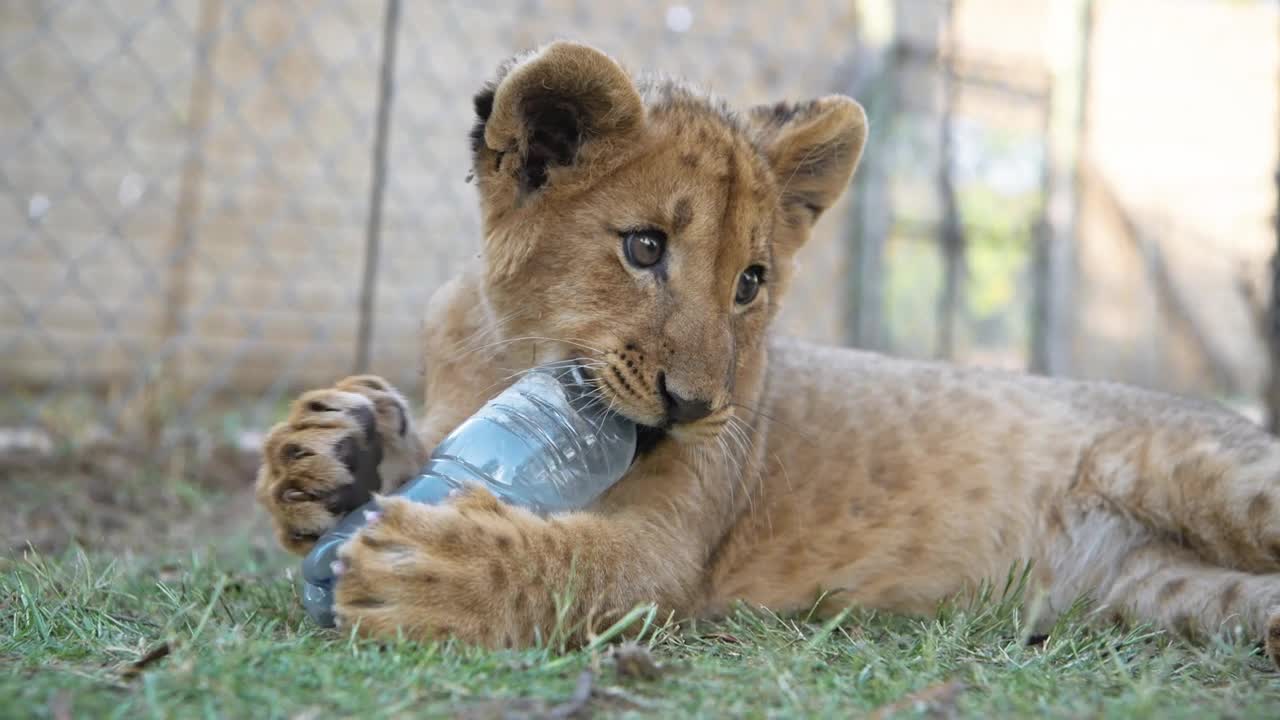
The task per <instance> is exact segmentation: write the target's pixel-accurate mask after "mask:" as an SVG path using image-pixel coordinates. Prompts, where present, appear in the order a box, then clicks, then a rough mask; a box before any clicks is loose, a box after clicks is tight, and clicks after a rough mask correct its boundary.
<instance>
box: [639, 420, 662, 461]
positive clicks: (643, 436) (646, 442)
mask: <svg viewBox="0 0 1280 720" xmlns="http://www.w3.org/2000/svg"><path fill="white" fill-rule="evenodd" d="M666 437H667V431H666V429H665V428H660V427H654V426H652V425H636V454H635V458H640V457H643V456H645V455H646V454H648V453H649V452H650V451H651V450H653V449H654V448H655V447H657V446H658V443H660V442H662V441H663V440H664V439H666ZM635 458H633V459H632V462H635Z"/></svg>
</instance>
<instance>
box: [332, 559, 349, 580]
mask: <svg viewBox="0 0 1280 720" xmlns="http://www.w3.org/2000/svg"><path fill="white" fill-rule="evenodd" d="M329 570H331V571H332V572H333V576H334V577H342V573H344V572H346V571H347V564H346V563H344V562H342V561H341V560H334V561H333V562H331V563H329Z"/></svg>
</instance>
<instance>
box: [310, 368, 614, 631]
mask: <svg viewBox="0 0 1280 720" xmlns="http://www.w3.org/2000/svg"><path fill="white" fill-rule="evenodd" d="M635 451H636V427H635V425H634V424H633V423H632V422H631V421H629V420H627V419H626V418H624V417H622V416H621V415H618V414H616V413H613V412H610V410H609V408H608V406H607V405H606V404H605V403H604V401H603V400H601V399H600V398H599V397H598V396H596V394H595V393H594V392H593V391H592V389H591V387H590V385H589V384H588V382H587V379H586V375H585V373H584V371H583V369H582V367H581V366H580V365H577V364H573V365H570V366H568V367H565V366H563V365H560V366H546V367H541V368H535V369H533V370H532V371H530V372H529V373H527V374H526V375H525V376H524V377H523V378H522V379H520V380H519V381H518V382H516V383H515V384H514V385H512V386H511V387H509V388H507V389H506V390H505V391H504V392H502V393H501V394H500V395H498V396H497V397H495V398H494V399H492V400H490V401H489V402H488V403H486V404H485V406H484V407H482V408H480V410H479V412H477V413H476V414H475V415H472V416H471V417H470V418H469V419H467V420H466V421H465V422H463V423H462V424H461V425H459V426H458V428H457V429H456V430H454V431H453V433H451V434H450V435H449V436H448V437H446V438H445V439H444V440H443V441H441V443H440V445H439V446H437V447H436V449H435V452H433V453H432V454H431V457H430V458H429V459H428V460H427V464H426V466H425V467H424V468H423V470H422V474H421V475H419V476H418V477H417V478H414V479H413V480H410V481H409V482H407V483H405V484H404V485H403V486H401V487H400V488H399V489H398V490H396V491H395V492H393V493H391V494H392V495H398V496H401V497H405V498H408V499H410V500H413V501H416V502H422V503H438V502H440V501H442V500H444V499H445V498H446V497H447V496H448V494H449V492H450V491H452V490H454V489H455V488H463V487H465V486H467V485H468V484H479V485H481V486H483V487H485V488H487V489H488V490H489V491H490V492H492V493H493V494H494V495H497V496H498V497H499V498H501V499H502V500H504V501H506V502H508V503H511V504H513V505H520V506H522V507H526V508H528V509H530V510H533V511H534V512H538V513H550V512H557V511H562V510H574V509H578V508H582V507H584V506H586V505H587V504H589V503H590V502H591V501H592V500H595V499H596V498H597V497H599V496H600V494H601V493H603V492H604V491H605V490H607V489H609V487H610V486H612V485H613V484H614V483H616V482H617V481H618V480H620V479H621V478H622V475H623V473H625V472H626V471H627V468H628V467H630V465H631V461H632V460H633V459H634V457H635ZM376 509H377V503H376V501H373V500H370V501H369V502H368V503H366V504H365V505H364V506H363V507H360V508H357V509H356V510H355V511H354V512H352V513H351V514H349V515H347V516H346V517H345V518H343V519H342V520H341V521H340V522H339V523H338V524H337V525H336V526H334V527H333V529H331V530H330V531H329V532H328V533H326V534H325V535H324V536H322V537H321V538H320V540H319V541H317V542H316V544H315V546H314V547H313V548H312V549H311V552H310V553H308V554H307V557H306V558H305V559H304V560H303V561H302V577H303V581H304V585H303V590H302V604H303V606H304V607H305V608H306V611H307V614H309V615H310V616H311V618H312V619H313V620H315V621H316V622H317V623H319V624H320V625H323V626H325V627H332V626H333V624H334V614H333V585H334V581H335V578H334V575H333V569H332V566H333V561H334V560H336V559H337V553H338V548H339V547H340V546H341V545H342V544H343V543H344V542H346V541H347V539H348V538H350V537H351V536H352V535H354V534H355V533H356V531H357V530H359V529H360V528H361V527H362V526H364V524H365V523H366V522H367V520H366V516H365V512H366V511H369V510H376Z"/></svg>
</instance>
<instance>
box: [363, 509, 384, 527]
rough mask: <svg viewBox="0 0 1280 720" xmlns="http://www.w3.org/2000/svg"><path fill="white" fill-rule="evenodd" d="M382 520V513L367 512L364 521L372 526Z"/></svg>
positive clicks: (375, 511)
mask: <svg viewBox="0 0 1280 720" xmlns="http://www.w3.org/2000/svg"><path fill="white" fill-rule="evenodd" d="M381 519H382V513H381V512H379V511H377V510H365V511H364V521H365V523H366V524H369V525H372V524H374V523H376V522H378V521H379V520H381Z"/></svg>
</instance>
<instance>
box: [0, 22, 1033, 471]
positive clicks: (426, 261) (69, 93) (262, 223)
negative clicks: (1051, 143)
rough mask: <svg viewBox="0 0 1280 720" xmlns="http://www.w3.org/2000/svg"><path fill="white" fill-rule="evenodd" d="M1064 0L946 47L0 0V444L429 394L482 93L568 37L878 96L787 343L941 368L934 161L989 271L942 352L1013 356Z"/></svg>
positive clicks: (677, 66) (801, 90)
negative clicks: (1056, 10) (955, 50)
mask: <svg viewBox="0 0 1280 720" xmlns="http://www.w3.org/2000/svg"><path fill="white" fill-rule="evenodd" d="M1050 5H1051V3H1050V2H1049V0H1035V1H1033V2H1018V1H1016V0H991V2H984V3H963V4H959V3H957V4H956V7H964V8H966V10H965V14H964V17H963V18H961V19H960V20H959V21H958V25H957V28H958V29H957V28H952V30H954V31H955V32H953V33H952V34H951V35H949V36H946V37H950V38H951V41H952V42H953V43H954V45H955V46H957V47H961V46H962V47H963V48H965V49H966V53H967V54H965V56H964V57H963V58H960V59H959V60H958V61H956V62H954V63H952V64H950V65H947V64H944V59H945V58H946V57H949V56H948V55H947V53H948V52H949V48H948V47H946V45H945V43H944V42H943V41H941V40H939V37H940V31H941V30H942V29H943V25H942V24H943V23H944V22H950V21H949V20H947V18H948V17H949V16H948V15H947V12H949V11H948V8H951V7H952V4H951V3H948V2H944V1H943V0H912V1H911V2H907V1H906V0H900V1H896V2H880V3H871V2H859V1H857V0H843V1H842V0H803V1H801V2H791V3H786V4H783V3H772V2H767V3H750V4H740V3H734V2H729V1H728V0H703V1H701V2H686V3H681V4H655V3H650V2H642V1H640V0H619V1H618V2H611V3H607V4H605V3H588V2H568V1H563V2H558V1H551V0H548V1H546V2H539V1H534V0H523V1H521V2H496V1H494V0H481V1H480V2H472V3H464V2H405V1H401V0H102V1H90V0H62V1H54V0H11V1H9V2H4V3H0V196H2V198H3V201H0V384H2V385H3V386H4V389H5V391H4V393H3V398H2V399H0V427H2V428H6V429H8V430H10V431H12V432H9V433H8V434H6V435H4V436H3V437H4V438H5V439H4V440H3V442H4V443H9V444H15V443H16V444H18V445H21V444H22V443H28V444H31V443H35V444H37V445H39V444H43V445H44V446H50V445H52V446H62V445H66V446H77V447H79V446H84V445H86V444H87V445H92V444H93V443H95V442H97V441H111V440H118V439H120V438H125V437H129V438H132V437H137V436H141V437H143V438H145V439H147V440H148V441H150V442H149V446H150V447H153V448H169V447H172V446H173V445H174V444H175V443H182V442H196V443H198V444H201V443H202V444H209V443H213V444H217V443H220V442H225V441H229V440H230V441H238V440H242V439H243V438H244V437H245V436H246V435H249V436H251V435H252V433H254V432H260V431H261V430H262V429H263V428H265V427H267V426H268V425H269V424H270V423H271V422H272V421H273V420H275V419H276V417H277V416H278V415H279V413H280V412H281V410H282V408H283V406H284V404H285V403H286V402H287V401H288V400H289V399H290V397H291V396H292V395H293V394H294V393H295V392H297V391H298V390H300V389H303V388H306V387H308V386H316V385H323V384H328V383H330V382H332V381H333V380H335V379H337V378H339V377H341V376H342V375H344V374H347V373H348V372H350V371H351V370H352V369H353V368H355V367H357V366H360V367H367V368H368V369H369V370H372V371H374V372H377V373H379V374H382V375H384V376H386V377H388V378H389V379H390V380H392V381H393V382H395V383H397V384H398V385H399V386H400V387H402V388H403V389H405V390H406V392H407V393H408V394H409V395H410V396H414V395H416V394H417V393H418V389H419V386H420V380H421V378H420V371H421V367H420V362H421V361H420V351H419V350H420V348H419V338H418V331H419V326H420V321H421V318H422V314H423V309H424V307H425V305H426V303H427V299H428V298H429V296H430V295H431V293H432V291H433V290H434V289H435V288H436V287H438V286H439V285H440V284H441V283H442V282H444V281H445V280H446V279H448V278H449V277H451V276H453V275H454V274H455V273H457V272H458V271H459V270H460V269H461V268H462V267H463V265H464V264H466V263H468V262H471V261H472V259H473V258H474V256H475V255H476V252H477V250H478V240H479V223H478V216H477V211H476V208H475V201H474V190H473V189H472V188H471V187H469V186H468V185H467V184H466V181H465V178H466V171H467V165H468V163H469V157H468V150H467V143H466V135H467V131H468V129H469V126H470V124H471V122H472V117H471V105H470V98H471V96H472V94H473V93H474V92H475V91H476V90H477V89H478V88H479V87H480V86H481V85H482V84H483V83H484V82H485V81H486V80H487V79H489V77H490V74H491V73H492V71H493V69H494V68H495V67H496V65H497V63H498V62H499V61H500V60H501V59H503V58H505V57H508V56H509V55H511V54H513V53H515V52H518V51H521V50H525V49H528V48H530V47H535V46H537V45H539V44H541V43H544V42H547V41H549V40H551V39H555V38H560V37H567V38H572V39H576V40H580V41H584V42H588V43H592V44H595V45H597V46H599V47H601V48H603V49H606V50H607V51H609V52H610V53H612V54H614V55H615V56H616V57H618V58H619V60H621V61H622V62H623V64H624V65H626V66H627V67H629V68H632V69H636V70H657V71H661V72H665V73H669V74H673V75H680V76H684V77H687V78H689V79H691V80H694V81H696V82H698V83H700V84H702V85H704V86H706V87H707V88H708V89H710V90H712V91H714V92H715V93H717V94H718V95H721V96H723V97H725V98H727V99H729V100H730V101H731V102H732V103H733V104H734V105H736V106H739V107H744V106H747V105H750V104H753V103H759V102H771V101H776V100H779V99H802V98H806V97H812V96H817V95H822V94H827V93H831V92H844V93H849V94H854V95H855V96H857V97H859V98H860V99H863V100H864V102H866V103H867V104H868V107H869V109H870V110H871V116H872V119H873V128H872V131H873V134H875V133H877V132H879V133H880V134H879V135H878V136H877V137H879V138H880V139H881V142H880V143H879V145H878V146H876V147H878V148H879V149H878V150H875V155H874V156H869V157H868V159H867V162H866V163H864V170H863V171H861V172H860V175H862V176H865V177H867V178H872V179H873V180H874V179H875V178H877V177H878V178H879V182H880V185H879V186H875V187H868V186H866V182H870V181H864V180H859V183H861V184H860V185H859V186H858V187H857V188H855V191H854V192H852V193H848V194H847V196H848V198H849V199H856V200H858V202H856V203H853V204H852V205H851V204H850V202H849V201H848V200H846V202H844V203H843V204H842V205H840V206H838V207H837V208H835V209H833V210H832V211H831V212H830V213H828V215H827V217H826V218H824V220H823V222H822V224H821V229H820V232H818V233H817V235H816V236H815V238H814V240H813V241H812V242H811V243H810V244H809V245H808V246H807V247H806V248H805V249H804V251H803V254H802V256H801V258H800V264H801V268H800V272H801V273H802V274H803V277H804V278H805V280H804V282H802V283H797V284H796V287H795V289H794V290H793V291H792V294H791V296H790V297H789V298H788V299H787V302H786V305H785V307H784V313H783V315H782V317H781V319H780V324H781V328H780V329H781V330H782V331H784V332H789V333H792V334H797V335H801V336H805V337H808V338H811V339H815V340H820V341H825V342H836V343H857V344H863V345H870V346H873V347H879V348H884V349H897V350H900V351H904V352H907V353H909V354H916V355H929V354H933V353H934V352H935V350H936V347H935V344H934V341H933V339H932V338H933V337H934V335H936V334H937V322H939V319H938V318H940V317H942V314H940V313H936V312H935V308H937V306H938V305H939V300H938V298H939V297H940V293H943V292H944V291H943V290H942V289H941V288H940V283H941V280H940V278H942V277H944V270H943V268H942V267H941V265H942V264H945V263H944V260H945V255H944V254H942V253H939V252H938V247H937V229H938V226H939V223H940V222H941V221H942V219H943V218H942V212H941V210H940V209H939V207H940V203H939V201H938V200H937V198H936V196H935V194H934V190H933V189H932V188H933V187H934V185H936V180H935V178H936V176H937V174H938V173H939V172H940V168H943V167H946V168H951V169H954V170H955V178H954V183H955V184H956V185H957V186H959V187H960V188H961V189H962V190H963V191H964V192H967V193H969V196H970V199H972V197H977V198H978V199H979V201H980V202H979V204H978V205H979V206H982V203H983V202H985V203H986V204H987V205H988V206H996V207H997V211H993V212H992V213H988V214H987V215H982V214H981V213H976V212H970V211H969V208H972V207H975V206H974V205H973V203H972V202H968V201H966V202H968V205H966V210H965V216H964V218H963V221H964V224H965V228H966V231H967V232H966V237H967V247H968V250H967V252H968V253H969V256H968V259H967V263H968V266H967V268H968V269H967V270H966V272H968V273H969V275H970V276H972V277H976V278H978V280H981V279H982V277H986V278H987V279H988V280H991V279H992V278H994V280H992V281H991V282H985V281H983V282H977V283H976V284H975V285H973V287H976V288H977V289H976V290H975V291H974V292H973V293H972V294H970V295H968V296H966V297H965V298H964V299H963V302H964V304H965V307H966V309H965V310H964V311H963V312H961V316H962V317H961V322H962V324H963V327H962V328H961V331H960V334H961V336H962V338H961V340H960V341H959V342H961V343H962V344H964V345H965V347H966V348H967V350H966V352H967V353H968V356H969V357H970V358H971V359H976V360H979V361H992V362H996V363H999V364H1006V365H1020V364H1025V360H1026V355H1027V349H1026V345H1027V342H1028V336H1029V334H1030V331H1029V330H1028V329H1027V327H1026V325H1027V317H1028V316H1029V314H1030V305H1031V302H1032V300H1031V296H1032V292H1031V289H1030V288H1029V283H1030V279H1029V276H1028V273H1029V272H1030V267H1031V256H1032V254H1033V253H1032V248H1033V246H1034V236H1033V229H1034V227H1035V225H1036V223H1037V222H1038V221H1040V220H1041V215H1040V214H1041V212H1042V210H1043V206H1044V194H1043V193H1044V188H1043V186H1042V182H1041V178H1042V177H1043V176H1044V175H1045V174H1046V172H1047V169H1046V168H1047V165H1046V163H1047V162H1048V149H1047V145H1046V137H1045V128H1046V127H1047V123H1048V120H1047V114H1046V113H1047V112H1048V109H1047V107H1048V106H1047V103H1048V100H1049V92H1050V88H1049V85H1048V82H1049V81H1048V71H1047V69H1046V67H1045V65H1044V61H1043V58H1042V57H1041V55H1039V54H1038V53H1039V52H1040V48H1041V46H1042V45H1044V38H1043V36H1042V35H1043V33H1042V29H1043V28H1044V27H1045V26H1046V13H1047V12H1048V10H1047V8H1048V7H1049V6H1050ZM891 6H892V7H895V8H896V12H897V14H898V15H899V16H900V18H906V19H908V20H909V21H910V24H911V25H912V27H914V28H916V30H917V32H915V33H914V34H913V33H912V32H903V33H900V34H899V35H898V36H896V39H895V40H894V43H893V44H892V52H890V53H889V54H888V55H885V54H884V53H880V54H878V55H877V54H876V53H875V52H873V51H872V50H871V49H869V48H871V46H872V45H874V44H875V42H876V33H877V32H878V30H877V28H878V27H879V26H880V25H882V22H881V21H882V20H883V18H879V17H877V16H876V15H875V13H873V12H870V10H869V8H873V7H882V8H885V7H891ZM904 8H905V9H904ZM997 40H998V42H997ZM880 41H883V38H880ZM992 43H994V45H993V44H992ZM882 44H883V43H882ZM995 45H1000V46H1001V48H1002V49H999V50H998V51H994V50H991V48H992V47H995ZM886 58H888V59H886ZM886 63H889V64H891V65H892V72H886ZM946 78H951V80H952V81H954V84H955V86H956V88H957V90H956V93H955V98H954V99H955V107H954V108H952V110H953V111H954V113H955V115H956V120H955V121H954V123H951V124H950V125H949V127H950V128H951V132H952V133H953V134H954V136H955V138H956V140H955V150H954V152H955V154H956V157H955V158H951V157H946V156H947V153H946V152H944V150H943V149H942V148H940V147H939V145H938V132H937V128H938V114H939V112H940V110H939V107H940V106H939V99H938V97H939V96H938V92H937V89H938V87H939V86H940V85H939V83H940V82H941V81H942V80H944V79H946ZM885 98H888V99H887V100H886V99H885ZM948 122H950V121H948ZM873 149H874V148H873ZM966 153H967V154H968V157H966ZM944 157H945V162H944V161H943V160H942V159H940V158H944ZM975 158H976V159H975ZM966 168H967V169H966ZM975 168H977V169H975ZM992 168H994V170H993V169H992ZM995 176H999V177H1001V178H1003V180H1002V181H1001V182H1003V183H1004V186H1005V187H1003V188H1001V187H995V186H996V185H999V182H996V181H994V180H992V178H993V177H995ZM1010 177H1013V178H1014V180H1012V181H1010V180H1009V178H1010ZM1010 182H1012V183H1013V185H1015V186H1016V187H1014V188H1013V189H1012V190H1010V189H1009V187H1008V186H1009V184H1010ZM885 186H888V187H889V189H888V190H886V189H885ZM912 188H914V190H913V189H912ZM983 188H986V190H984V189H983ZM889 190H892V194H893V195H894V197H895V198H896V199H895V203H894V204H893V205H892V207H890V205H889V204H888V203H882V202H879V200H881V199H883V198H884V197H885V194H886V193H888V192H889ZM984 192H985V194H983V193H984ZM975 193H976V195H975ZM1011 197H1012V198H1014V199H1013V200H1010V199H1009V198H1011ZM982 207H985V206H982ZM992 218H994V220H992ZM868 238H873V239H874V240H875V242H871V243H869V242H868ZM868 247H872V248H874V252H875V253H877V255H876V257H875V258H873V260H874V262H870V263H868V261H867V257H866V253H867V248H868ZM1009 247H1012V248H1013V252H1007V251H1005V250H1007V249H1008V248H1009ZM1001 248H1005V250H1002V249H1001ZM868 268H870V270H868ZM984 274H985V275H984ZM920 278H925V280H921V279H920ZM992 288H995V289H994V290H993V289H992ZM872 301H874V302H872ZM868 303H870V305H872V306H874V307H869V306H868ZM877 304H878V305H877ZM868 317H872V318H874V320H875V321H874V322H868ZM868 327H870V328H871V329H870V330H868V329H867V328H868ZM30 432H35V433H37V434H36V435H31V434H30ZM33 437H34V438H36V440H32V439H31V438H33ZM46 449H47V448H46Z"/></svg>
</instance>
